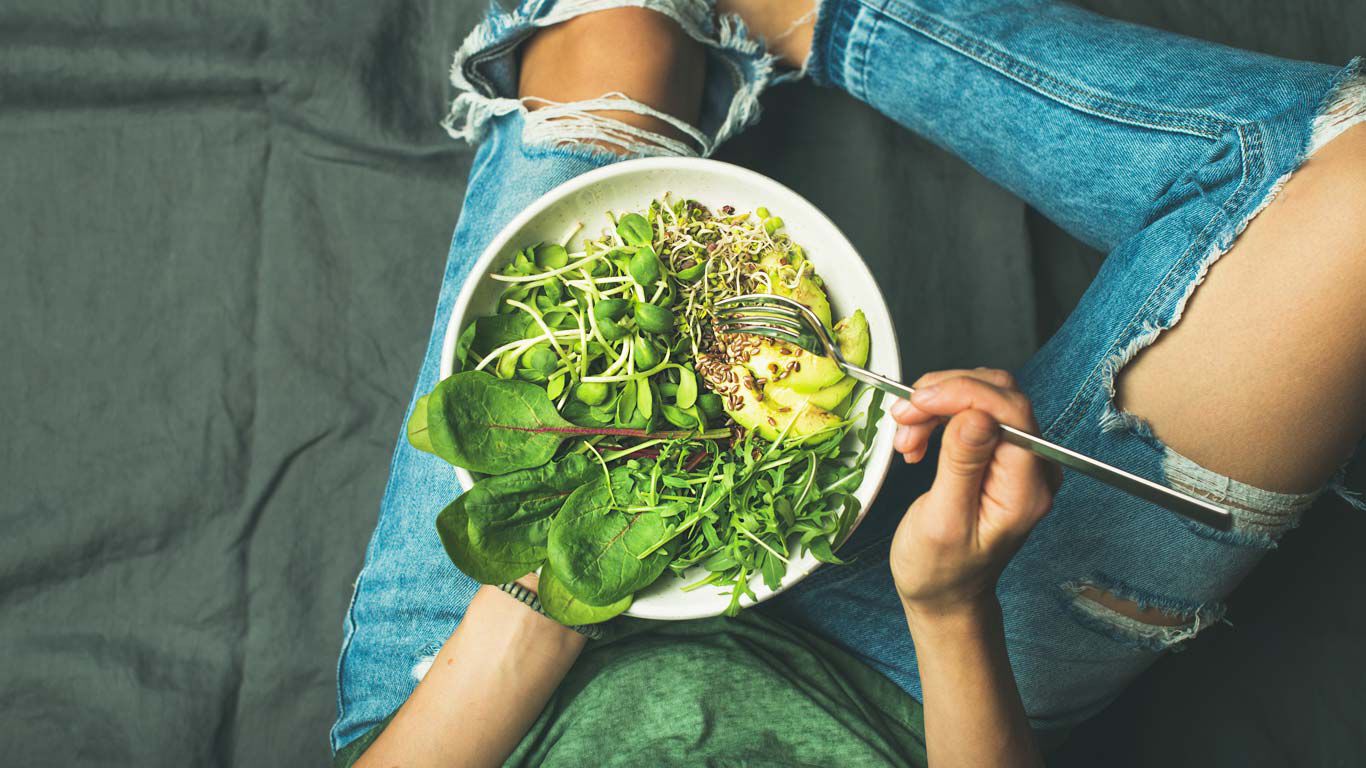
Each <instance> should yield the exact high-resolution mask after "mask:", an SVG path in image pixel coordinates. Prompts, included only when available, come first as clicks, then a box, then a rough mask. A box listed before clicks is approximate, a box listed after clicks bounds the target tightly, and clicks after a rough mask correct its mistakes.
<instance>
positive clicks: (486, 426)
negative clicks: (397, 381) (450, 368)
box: [427, 371, 574, 474]
mask: <svg viewBox="0 0 1366 768" xmlns="http://www.w3.org/2000/svg"><path fill="white" fill-rule="evenodd" d="M573 428H574V425H573V424H570V423H569V422H568V421H566V420H564V418H562V417H561V416H560V414H559V412H558V411H556V410H555V404H554V403H552V402H550V398H549V397H547V396H546V393H545V390H544V389H542V388H541V387H538V386H536V385H535V384H532V383H530V382H525V381H499V380H498V379H496V378H494V377H493V376H490V375H489V374H487V373H484V372H483V371H465V372H463V373H457V374H455V375H454V376H451V377H450V378H448V379H445V380H443V381H442V382H441V383H439V384H437V385H436V388H435V389H433V390H432V393H431V395H430V396H429V398H428V400H427V435H428V437H429V438H430V440H431V445H432V452H433V453H435V454H436V455H437V456H440V457H441V458H443V459H445V460H446V461H448V462H450V463H452V464H454V465H455V466H457V467H464V468H465V469H468V470H470V471H472V472H483V473H485V474H501V473H504V472H511V471H513V470H517V469H525V468H527V467H535V466H539V465H541V464H544V463H546V462H547V461H550V457H551V456H554V455H555V451H556V449H558V448H559V447H560V443H562V442H563V441H564V439H565V437H567V436H568V434H569V433H571V432H572V431H573Z"/></svg>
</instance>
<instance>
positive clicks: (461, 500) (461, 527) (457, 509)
mask: <svg viewBox="0 0 1366 768" xmlns="http://www.w3.org/2000/svg"><path fill="white" fill-rule="evenodd" d="M468 498H469V494H468V493H466V494H462V495H461V496H459V497H457V498H456V500H455V501H452V502H451V503H450V504H448V505H447V506H446V508H445V509H443V510H441V514H439V515H437V516H436V532H437V535H439V536H440V537H441V545H442V546H444V547H445V548H446V556H447V557H449V558H450V559H451V562H453V563H455V567H456V568H459V569H460V570H462V571H464V572H465V574H466V575H468V576H469V577H470V578H471V579H474V580H475V581H477V582H479V583H481V584H503V583H505V582H509V581H512V580H513V579H517V578H520V577H522V576H525V575H526V574H528V573H531V572H532V571H534V570H536V568H537V567H539V566H540V564H541V563H540V562H533V561H531V560H530V559H527V558H526V557H525V556H524V553H519V552H511V551H509V552H494V551H487V550H484V549H481V548H480V547H476V546H475V545H474V543H473V542H472V541H471V540H470V529H469V516H468V515H467V514H466V510H465V503H466V500H467V499H468ZM504 558H510V559H504Z"/></svg>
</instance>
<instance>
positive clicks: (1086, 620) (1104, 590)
mask: <svg viewBox="0 0 1366 768" xmlns="http://www.w3.org/2000/svg"><path fill="white" fill-rule="evenodd" d="M1062 589H1063V591H1064V594H1065V595H1066V599H1067V604H1068V607H1069V609H1070V610H1071V613H1072V616H1073V617H1074V618H1075V619H1077V620H1078V621H1079V622H1080V623H1082V624H1083V625H1085V626H1087V627H1089V628H1091V629H1093V630H1095V631H1097V632H1100V633H1101V634H1104V635H1106V636H1108V637H1110V638H1111V639H1113V640H1115V641H1117V642H1120V643H1123V644H1124V645H1127V646H1130V647H1133V648H1139V649H1143V650H1150V651H1166V650H1171V649H1173V648H1175V647H1177V646H1179V645H1180V644H1181V643H1183V642H1185V641H1187V640H1189V639H1191V638H1193V637H1195V635H1196V634H1198V633H1199V632H1200V631H1201V630H1203V629H1204V628H1205V627H1207V626H1209V625H1211V624H1214V623H1216V622H1218V621H1219V620H1220V619H1222V618H1223V615H1224V610H1225V609H1224V606H1223V604H1221V603H1191V602H1188V601H1183V600H1177V599H1173V598H1168V597H1160V596H1157V595H1152V594H1148V593H1144V592H1142V591H1140V590H1136V589H1133V588H1131V587H1127V586H1125V585H1123V584H1119V583H1117V582H1114V581H1111V580H1109V579H1102V578H1097V577H1092V578H1087V579H1078V580H1076V581H1070V582H1067V583H1065V584H1063V585H1062Z"/></svg>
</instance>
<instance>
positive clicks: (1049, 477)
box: [891, 369, 1058, 768]
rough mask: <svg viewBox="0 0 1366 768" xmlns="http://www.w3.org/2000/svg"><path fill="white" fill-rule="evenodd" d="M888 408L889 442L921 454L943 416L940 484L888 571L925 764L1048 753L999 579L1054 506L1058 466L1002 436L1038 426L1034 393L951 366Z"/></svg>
mask: <svg viewBox="0 0 1366 768" xmlns="http://www.w3.org/2000/svg"><path fill="white" fill-rule="evenodd" d="M915 386H916V392H915V394H914V395H913V396H912V397H911V399H910V401H909V402H907V401H901V402H899V403H897V404H896V405H895V406H893V408H892V416H893V417H894V418H895V419H896V420H897V422H898V423H899V424H901V426H900V427H898V429H897V435H896V438H895V440H894V441H893V443H894V445H895V446H896V449H897V450H898V451H900V452H901V453H902V454H903V455H905V457H906V460H907V461H919V460H920V459H922V458H923V457H924V456H925V449H926V446H927V444H928V442H929V439H930V433H931V432H933V431H934V429H935V428H936V427H937V426H939V425H940V424H942V423H944V422H945V420H947V422H948V426H947V427H945V429H944V441H943V446H942V447H941V449H940V453H939V472H938V473H937V474H936V476H935V479H934V485H933V486H931V487H930V490H929V491H928V492H926V493H925V494H924V495H923V496H921V497H920V498H919V499H916V501H915V503H914V504H912V505H911V508H910V509H909V510H907V512H906V516H905V517H904V518H902V520H901V526H900V527H899V528H897V532H896V537H895V538H894V539H893V540H892V556H891V559H892V576H893V577H894V578H895V580H896V588H897V591H898V592H900V593H901V602H902V604H903V605H904V606H905V609H906V623H907V626H909V627H910V630H911V636H912V638H913V639H914V641H915V652H916V663H917V665H918V666H919V669H920V687H921V692H922V694H923V698H924V705H925V744H926V751H927V754H928V757H929V763H930V765H934V766H939V767H940V768H943V767H944V766H949V767H952V766H979V765H992V766H1003V767H1007V766H1009V767H1014V766H1031V767H1032V766H1039V765H1042V764H1043V762H1042V760H1041V758H1040V756H1039V753H1038V750H1037V748H1036V747H1035V745H1034V741H1033V737H1032V735H1031V734H1030V730H1029V720H1028V718H1027V717H1026V714H1025V710H1024V706H1023V704H1022V703H1021V701H1020V694H1019V691H1018V690H1017V689H1016V686H1015V677H1014V675H1013V674H1012V673H1011V669H1010V657H1009V655H1008V654H1007V653H1006V641H1005V629H1004V627H1003V625H1002V620H1001V608H1000V605H999V604H998V603H997V602H996V580H997V579H998V578H999V577H1000V575H1001V571H1002V570H1004V569H1005V566H1006V563H1007V562H1009V560H1010V558H1011V556H1012V555H1014V554H1015V552H1016V550H1018V549H1019V548H1020V545H1021V544H1022V543H1024V540H1025V537H1026V536H1027V535H1029V530H1030V529H1031V528H1033V527H1034V524H1035V523H1037V522H1038V521H1039V518H1041V517H1043V516H1044V513H1046V512H1047V511H1048V508H1049V506H1050V505H1051V504H1052V500H1053V489H1054V488H1055V487H1056V486H1057V483H1056V482H1055V481H1056V479H1057V478H1058V474H1057V472H1056V470H1055V469H1054V468H1052V467H1051V466H1046V465H1045V464H1044V463H1043V461H1042V460H1040V459H1038V458H1037V457H1035V456H1034V454H1032V453H1030V452H1029V451H1026V450H1025V449H1023V448H1019V447H1017V446H1014V445H1009V444H1007V443H1003V442H1001V440H1000V429H999V425H1001V424H1009V425H1010V426H1012V427H1018V428H1020V429H1027V430H1030V431H1034V430H1035V429H1036V427H1035V424H1034V414H1033V411H1032V410H1031V408H1030V405H1029V400H1028V399H1027V398H1026V397H1025V396H1024V395H1022V394H1020V393H1019V392H1018V391H1017V390H1016V389H1015V385H1014V382H1013V381H1012V380H1011V378H1010V374H1007V373H1005V372H1004V371H988V370H983V369H979V370H976V371H948V372H944V373H935V374H930V375H928V376H926V377H924V378H922V379H921V380H920V381H918V382H916V385H915Z"/></svg>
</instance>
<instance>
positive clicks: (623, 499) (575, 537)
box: [546, 467, 669, 605]
mask: <svg viewBox="0 0 1366 768" xmlns="http://www.w3.org/2000/svg"><path fill="white" fill-rule="evenodd" d="M640 490H641V489H640V488H639V484H638V483H637V482H636V481H635V479H634V478H632V477H631V474H630V471H629V470H628V469H627V468H626V467H619V468H617V469H614V470H612V472H611V480H610V482H609V481H608V478H606V477H598V478H597V479H595V480H594V481H593V482H591V483H588V484H586V485H584V486H583V487H582V488H580V489H578V490H577V491H575V492H574V493H573V494H572V495H570V497H569V498H568V499H566V500H565V503H564V507H563V508H562V509H561V510H560V513H559V514H558V515H556V516H555V520H554V522H552V523H551V524H550V540H549V542H548V544H547V547H546V550H547V554H548V561H549V563H550V569H551V570H552V571H554V572H555V575H556V576H558V577H559V578H560V579H561V580H562V581H563V582H564V586H565V588H566V589H568V590H569V591H570V592H571V593H572V594H573V595H574V596H575V597H578V598H579V599H580V600H583V601H585V602H587V603H589V604H591V605H610V604H612V603H615V602H617V601H618V600H621V599H622V598H624V597H626V596H628V595H631V594H633V593H635V592H636V591H637V590H640V589H642V588H644V587H647V586H649V585H650V584H651V583H653V582H654V580H655V579H657V578H659V574H661V573H663V572H664V569H665V567H667V566H668V564H669V555H668V554H667V553H666V552H664V551H663V550H660V549H656V550H655V551H654V552H651V553H649V554H646V550H647V549H648V548H649V547H650V546H652V545H653V544H654V543H655V542H656V541H658V540H659V539H660V538H661V537H662V536H663V535H664V534H665V530H666V527H667V526H666V524H665V522H664V518H663V516H661V515H660V513H659V511H658V510H655V509H648V508H645V507H642V506H641V505H640V502H641V501H643V499H642V498H641V495H640Z"/></svg>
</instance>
